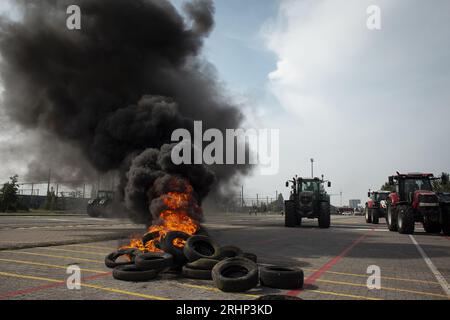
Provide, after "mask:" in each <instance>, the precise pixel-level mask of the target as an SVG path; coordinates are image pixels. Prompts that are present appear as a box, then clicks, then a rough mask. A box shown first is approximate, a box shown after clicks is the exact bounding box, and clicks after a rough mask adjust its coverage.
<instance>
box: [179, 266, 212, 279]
mask: <svg viewBox="0 0 450 320" xmlns="http://www.w3.org/2000/svg"><path fill="white" fill-rule="evenodd" d="M211 273H212V271H211V269H210V270H201V269H191V268H189V267H187V266H184V267H183V270H182V271H181V274H182V275H183V276H184V277H186V278H189V279H198V280H212V275H211Z"/></svg>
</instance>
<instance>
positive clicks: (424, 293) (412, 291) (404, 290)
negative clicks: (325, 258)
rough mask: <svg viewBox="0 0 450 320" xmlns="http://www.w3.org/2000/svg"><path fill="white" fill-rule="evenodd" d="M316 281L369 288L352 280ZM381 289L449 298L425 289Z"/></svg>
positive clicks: (382, 288) (383, 288) (318, 280)
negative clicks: (424, 290) (351, 281)
mask: <svg viewBox="0 0 450 320" xmlns="http://www.w3.org/2000/svg"><path fill="white" fill-rule="evenodd" d="M316 282H323V283H332V284H342V285H346V286H353V287H365V288H367V285H366V284H360V283H350V282H342V281H331V280H324V279H317V280H316ZM380 290H387V291H397V292H407V293H413V294H418V295H424V296H433V297H442V298H448V297H447V296H446V295H443V294H438V293H431V292H423V291H415V290H407V289H399V288H390V287H381V289H380Z"/></svg>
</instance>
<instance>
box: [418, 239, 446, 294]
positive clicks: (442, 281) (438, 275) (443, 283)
mask: <svg viewBox="0 0 450 320" xmlns="http://www.w3.org/2000/svg"><path fill="white" fill-rule="evenodd" d="M409 237H410V238H411V241H412V242H413V243H414V245H415V246H416V248H417V250H418V251H419V253H420V255H421V256H422V258H423V260H424V261H425V263H426V264H427V265H428V268H430V270H431V272H432V273H433V274H434V276H435V278H436V280H437V281H438V282H439V284H440V285H441V287H442V289H443V290H444V292H445V293H446V294H447V296H448V298H449V299H450V286H449V285H448V283H447V281H446V280H445V278H444V277H443V276H442V274H441V273H440V272H439V270H438V269H437V268H436V266H435V265H434V263H433V262H431V259H430V258H428V256H427V254H426V253H425V251H423V249H422V247H421V246H420V245H419V243H417V241H416V239H415V238H414V237H413V236H412V235H409Z"/></svg>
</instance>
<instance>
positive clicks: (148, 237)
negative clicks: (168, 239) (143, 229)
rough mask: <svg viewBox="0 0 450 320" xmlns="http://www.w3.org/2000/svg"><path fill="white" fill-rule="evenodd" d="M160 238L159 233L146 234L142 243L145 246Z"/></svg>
mask: <svg viewBox="0 0 450 320" xmlns="http://www.w3.org/2000/svg"><path fill="white" fill-rule="evenodd" d="M158 237H159V232H151V233H146V234H145V235H144V236H143V237H142V243H143V244H144V246H145V244H146V243H147V242H149V241H152V240H155V239H156V238H158Z"/></svg>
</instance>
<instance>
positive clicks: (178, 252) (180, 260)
mask: <svg viewBox="0 0 450 320" xmlns="http://www.w3.org/2000/svg"><path fill="white" fill-rule="evenodd" d="M189 238H190V235H188V234H187V233H184V232H181V231H173V232H169V233H167V235H166V236H165V237H164V239H163V240H162V241H161V249H162V250H163V251H164V252H166V253H169V254H171V255H172V257H173V263H174V264H177V265H184V264H185V263H186V262H187V259H186V256H185V255H184V253H183V248H181V247H177V246H176V245H174V243H173V242H174V241H175V240H176V239H181V240H185V241H187V240H188V239H189Z"/></svg>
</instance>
